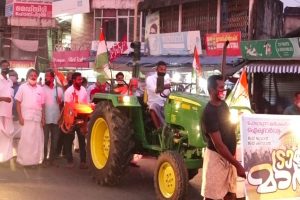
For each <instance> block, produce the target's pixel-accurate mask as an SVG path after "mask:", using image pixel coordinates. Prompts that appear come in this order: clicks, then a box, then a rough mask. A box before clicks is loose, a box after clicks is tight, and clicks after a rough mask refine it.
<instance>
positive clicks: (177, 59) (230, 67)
mask: <svg viewBox="0 0 300 200" xmlns="http://www.w3.org/2000/svg"><path fill="white" fill-rule="evenodd" d="M199 58H200V63H201V65H202V70H203V71H211V70H221V63H222V56H203V55H201V56H199ZM161 60H162V61H164V62H166V63H167V64H168V67H169V69H172V68H173V69H176V70H178V71H181V70H188V71H192V63H193V56H191V55H187V56H170V55H169V56H142V57H141V60H140V62H139V65H140V67H141V68H143V69H144V71H147V68H148V70H149V71H152V70H153V69H152V67H154V66H155V65H156V63H157V62H159V61H161ZM243 63H244V60H243V59H242V58H241V57H239V56H227V57H226V66H225V71H226V74H228V75H232V74H234V73H235V72H236V71H238V70H239V69H240V68H241V67H242V66H243ZM113 65H114V66H116V67H121V66H122V65H123V66H124V65H125V66H127V67H132V66H133V61H132V57H130V56H121V57H119V58H117V59H116V60H115V61H114V62H113Z"/></svg>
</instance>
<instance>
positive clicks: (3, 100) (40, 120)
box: [0, 60, 124, 169]
mask: <svg viewBox="0 0 300 200" xmlns="http://www.w3.org/2000/svg"><path fill="white" fill-rule="evenodd" d="M0 67H1V75H0V91H1V95H0V163H4V162H8V161H9V160H11V159H12V158H13V157H14V156H15V155H14V153H13V152H14V149H13V148H14V145H13V143H14V140H17V141H18V144H17V147H16V162H17V163H18V164H20V165H22V166H27V167H36V166H38V165H39V164H42V165H43V166H45V167H47V166H51V165H55V160H56V158H58V157H60V156H63V157H65V158H66V160H67V163H66V167H74V160H73V144H74V146H75V148H76V149H77V148H78V144H77V143H79V149H78V150H79V153H80V154H79V155H80V165H79V166H80V168H81V169H86V168H87V167H88V165H87V163H86V139H85V136H84V135H83V134H82V133H81V130H80V128H79V127H77V126H74V128H72V130H71V131H70V132H69V133H67V134H66V133H63V132H62V131H61V129H60V127H59V124H58V123H59V119H60V118H61V113H62V112H61V111H62V108H63V106H64V103H71V102H73V103H84V104H87V103H89V102H90V101H91V99H92V97H93V95H94V94H95V93H98V92H109V88H108V84H107V82H106V79H105V77H103V75H99V76H98V77H97V82H96V83H95V84H93V85H91V86H90V87H89V88H87V80H86V78H84V77H82V76H81V73H79V72H74V73H68V74H67V77H66V78H67V81H68V84H67V85H66V86H65V87H62V86H59V85H58V84H55V82H56V81H55V73H54V71H53V70H51V69H48V70H47V71H46V73H45V77H44V80H45V82H44V85H42V84H41V79H39V80H38V77H39V73H38V71H36V70H35V69H29V70H28V72H27V75H26V81H24V82H18V74H17V72H16V71H14V70H12V69H10V64H9V62H8V61H7V60H2V61H1V62H0ZM119 75H120V73H119V74H118V76H119ZM121 75H123V74H122V73H121ZM118 78H119V77H118ZM122 78H124V75H123V77H122ZM120 81H121V80H120ZM86 88H87V89H86ZM75 135H76V136H77V140H75V142H74V138H75ZM76 141H77V142H76ZM76 144H77V145H76Z"/></svg>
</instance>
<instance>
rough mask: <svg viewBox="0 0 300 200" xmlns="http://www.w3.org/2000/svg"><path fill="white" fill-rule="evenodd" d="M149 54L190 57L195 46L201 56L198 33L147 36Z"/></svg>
mask: <svg viewBox="0 0 300 200" xmlns="http://www.w3.org/2000/svg"><path fill="white" fill-rule="evenodd" d="M148 40H149V48H150V54H151V55H154V56H157V55H190V54H193V53H194V48H195V46H196V47H197V51H198V54H199V55H200V54H202V45H201V38H200V31H188V32H177V33H162V34H150V35H149V38H148Z"/></svg>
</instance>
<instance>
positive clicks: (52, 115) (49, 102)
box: [43, 70, 63, 165]
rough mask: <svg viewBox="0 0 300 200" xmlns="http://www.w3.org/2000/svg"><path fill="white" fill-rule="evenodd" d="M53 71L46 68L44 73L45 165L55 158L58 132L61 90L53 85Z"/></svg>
mask: <svg viewBox="0 0 300 200" xmlns="http://www.w3.org/2000/svg"><path fill="white" fill-rule="evenodd" d="M54 78H55V75H54V72H53V71H52V70H47V71H46V74H45V85H44V87H43V90H44V93H45V126H44V137H45V139H44V161H43V163H44V164H45V165H48V164H52V163H53V161H54V158H55V153H56V147H57V142H58V138H59V134H60V130H59V127H58V119H59V117H60V109H59V105H60V104H61V102H62V98H63V90H62V88H60V87H58V86H57V85H56V86H54ZM50 133H51V137H50V138H51V139H50V154H49V160H47V156H48V141H49V136H50Z"/></svg>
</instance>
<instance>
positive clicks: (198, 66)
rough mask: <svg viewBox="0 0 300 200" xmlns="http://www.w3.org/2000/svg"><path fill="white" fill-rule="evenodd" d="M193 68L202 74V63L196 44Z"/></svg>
mask: <svg viewBox="0 0 300 200" xmlns="http://www.w3.org/2000/svg"><path fill="white" fill-rule="evenodd" d="M193 69H194V70H195V71H196V72H197V74H198V75H199V76H200V75H201V71H202V70H201V63H200V59H199V54H198V50H197V47H196V46H195V48H194V60H193Z"/></svg>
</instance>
